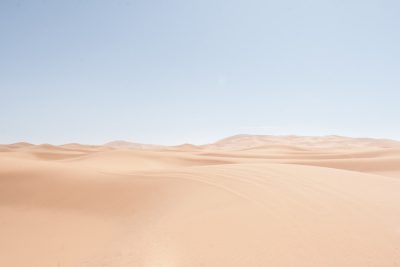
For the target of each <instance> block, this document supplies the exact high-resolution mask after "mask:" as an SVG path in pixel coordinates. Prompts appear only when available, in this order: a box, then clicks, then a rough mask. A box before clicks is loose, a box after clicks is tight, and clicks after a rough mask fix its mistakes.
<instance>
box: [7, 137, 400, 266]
mask: <svg viewBox="0 0 400 267" xmlns="http://www.w3.org/2000/svg"><path fill="white" fill-rule="evenodd" d="M0 266H7V267H17V266H18V267H27V266H29V267H80V266H85V267H100V266H113V267H117V266H121V267H122V266H139V267H140V266H144V267H147V266H148V267H158V266H160V267H173V266H185V267H186V266H191V267H197V266H219V267H228V266H229V267H231V266H246V267H247V266H363V267H366V266H400V142H397V141H391V140H378V139H369V138H358V139H357V138H347V137H340V136H325V137H299V136H256V135H238V136H233V137H229V138H226V139H223V140H221V141H218V142H216V143H213V144H208V145H203V146H195V145H190V144H184V145H180V146H169V147H168V146H155V145H141V144H132V143H128V142H123V141H116V142H111V143H108V144H106V145H101V146H89V145H81V144H66V145H62V146H54V145H47V144H45V145H32V144H29V143H17V144H11V145H1V146H0Z"/></svg>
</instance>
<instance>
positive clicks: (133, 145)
mask: <svg viewBox="0 0 400 267" xmlns="http://www.w3.org/2000/svg"><path fill="white" fill-rule="evenodd" d="M104 146H106V147H112V148H126V149H145V150H146V149H149V150H151V149H164V148H167V147H166V146H162V145H151V144H139V143H132V142H128V141H123V140H117V141H112V142H109V143H106V144H104Z"/></svg>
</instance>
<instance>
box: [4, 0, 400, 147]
mask: <svg viewBox="0 0 400 267" xmlns="http://www.w3.org/2000/svg"><path fill="white" fill-rule="evenodd" d="M399 14H400V1H396V0H393V1H388V0H386V1H385V0H375V1H370V0H359V1H358V0H357V1H355V0H346V1H345V0H343V1H340V0H337V1H333V0H332V1H326V0H314V1H312V0H308V1H298V0H292V1H285V0H282V1H276V0H275V1H267V0H260V1H252V0H242V1H237V0H232V1H227V0H224V1H220V0H201V1H195V0H191V1H187V0H181V1H177V0H171V1H144V0H143V1H139V0H136V1H135V0H132V1H131V0H123V1H118V0H115V1H104V0H85V1H83V0H81V1H77V0H64V1H61V0H60V1H50V0H41V1H39V0H38V1H35V0H25V1H24V0H14V1H11V0H2V1H0V143H11V142H17V141H29V142H34V143H44V142H46V143H54V144H61V143H68V142H81V143H104V142H107V141H111V140H115V139H125V140H129V141H136V142H142V143H164V144H177V143H183V142H193V143H205V142H210V141H214V140H216V139H218V138H221V137H224V136H227V135H232V134H237V133H257V134H300V135H326V134H340V135H349V136H372V137H388V138H395V139H400V123H399V119H400V16H399Z"/></svg>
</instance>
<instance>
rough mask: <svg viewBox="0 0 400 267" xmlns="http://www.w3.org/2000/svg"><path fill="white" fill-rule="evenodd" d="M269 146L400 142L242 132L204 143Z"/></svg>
mask: <svg viewBox="0 0 400 267" xmlns="http://www.w3.org/2000/svg"><path fill="white" fill-rule="evenodd" d="M268 146H271V147H275V146H285V147H287V146H292V147H298V148H306V149H310V148H311V149H312V148H341V149H343V148H357V147H360V148H361V147H368V148H400V142H399V141H394V140H389V139H374V138H352V137H344V136H337V135H329V136H295V135H288V136H274V135H250V134H240V135H234V136H231V137H227V138H224V139H222V140H219V141H217V142H215V143H212V144H208V145H204V146H203V147H204V148H208V149H231V150H239V149H249V148H257V147H262V148H268Z"/></svg>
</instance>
